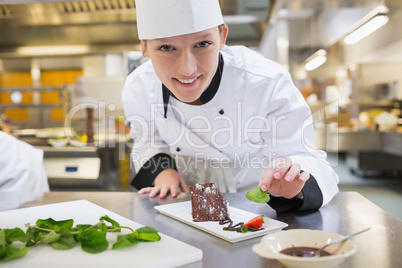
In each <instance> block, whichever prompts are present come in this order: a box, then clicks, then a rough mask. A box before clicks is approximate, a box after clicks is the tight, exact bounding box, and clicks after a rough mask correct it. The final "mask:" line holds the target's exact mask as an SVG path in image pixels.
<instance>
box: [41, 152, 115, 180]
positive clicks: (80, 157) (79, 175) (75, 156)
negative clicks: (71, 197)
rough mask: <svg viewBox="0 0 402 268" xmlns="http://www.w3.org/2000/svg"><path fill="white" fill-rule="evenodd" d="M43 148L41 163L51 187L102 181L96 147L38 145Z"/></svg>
mask: <svg viewBox="0 0 402 268" xmlns="http://www.w3.org/2000/svg"><path fill="white" fill-rule="evenodd" d="M40 149H42V150H44V159H43V165H44V167H45V171H46V174H47V176H48V180H49V184H50V186H51V187H54V186H57V187H60V186H62V187H71V186H73V187H83V186H84V187H85V186H87V187H93V186H101V185H102V181H103V176H101V174H105V173H102V172H101V171H102V168H101V163H102V165H103V168H105V167H106V166H107V163H104V161H103V162H102V160H101V156H100V155H99V154H98V152H97V148H96V147H84V148H79V147H63V148H53V147H48V146H47V147H45V146H44V147H40Z"/></svg>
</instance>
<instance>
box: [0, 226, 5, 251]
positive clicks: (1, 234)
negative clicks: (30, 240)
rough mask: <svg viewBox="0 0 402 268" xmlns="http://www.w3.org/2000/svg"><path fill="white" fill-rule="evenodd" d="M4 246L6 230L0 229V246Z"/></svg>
mask: <svg viewBox="0 0 402 268" xmlns="http://www.w3.org/2000/svg"><path fill="white" fill-rule="evenodd" d="M5 246H6V232H5V231H3V230H1V229H0V248H3V247H5Z"/></svg>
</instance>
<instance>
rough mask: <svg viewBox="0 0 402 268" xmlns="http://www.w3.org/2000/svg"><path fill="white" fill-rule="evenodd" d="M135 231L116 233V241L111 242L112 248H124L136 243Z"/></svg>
mask: <svg viewBox="0 0 402 268" xmlns="http://www.w3.org/2000/svg"><path fill="white" fill-rule="evenodd" d="M136 237H137V236H136V234H135V233H130V234H126V235H118V236H117V242H116V243H114V244H113V246H112V249H120V248H126V247H130V246H133V245H136V244H138V241H137V239H136Z"/></svg>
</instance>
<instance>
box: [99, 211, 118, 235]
mask: <svg viewBox="0 0 402 268" xmlns="http://www.w3.org/2000/svg"><path fill="white" fill-rule="evenodd" d="M99 220H100V221H102V220H105V221H107V222H109V223H111V224H112V226H113V227H115V228H113V229H110V230H109V232H120V231H121V228H120V224H119V223H118V222H116V221H115V220H113V219H111V218H110V217H109V216H108V215H105V216H102V217H101V218H100V219H99Z"/></svg>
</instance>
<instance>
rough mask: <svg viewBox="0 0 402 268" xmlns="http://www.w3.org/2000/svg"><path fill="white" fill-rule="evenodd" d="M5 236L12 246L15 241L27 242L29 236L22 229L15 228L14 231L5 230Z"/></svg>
mask: <svg viewBox="0 0 402 268" xmlns="http://www.w3.org/2000/svg"><path fill="white" fill-rule="evenodd" d="M2 232H4V234H5V240H6V243H7V244H9V245H11V244H12V243H13V242H14V241H20V242H24V243H25V242H26V241H27V236H26V234H25V233H24V231H22V230H21V228H18V227H16V228H14V229H4V230H2Z"/></svg>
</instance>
